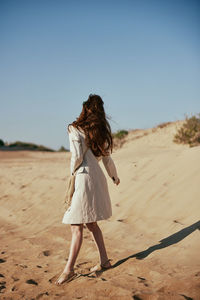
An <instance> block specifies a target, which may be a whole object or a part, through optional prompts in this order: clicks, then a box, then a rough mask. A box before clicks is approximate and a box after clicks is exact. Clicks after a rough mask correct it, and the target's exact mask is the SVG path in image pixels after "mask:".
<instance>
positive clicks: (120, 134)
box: [113, 130, 128, 140]
mask: <svg viewBox="0 0 200 300" xmlns="http://www.w3.org/2000/svg"><path fill="white" fill-rule="evenodd" d="M127 134H128V131H127V130H118V131H117V132H116V133H113V138H116V139H120V140H121V139H123V138H124V137H125V136H126V135H127Z"/></svg>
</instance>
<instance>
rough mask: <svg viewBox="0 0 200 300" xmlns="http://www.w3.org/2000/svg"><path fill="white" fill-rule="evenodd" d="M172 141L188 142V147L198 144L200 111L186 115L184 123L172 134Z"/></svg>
mask: <svg viewBox="0 0 200 300" xmlns="http://www.w3.org/2000/svg"><path fill="white" fill-rule="evenodd" d="M174 142H176V143H182V144H189V145H190V147H194V146H198V145H200V113H199V114H197V115H194V116H191V117H190V118H188V117H186V119H185V123H184V124H183V125H182V127H181V128H180V129H179V130H178V132H177V133H176V135H175V136H174Z"/></svg>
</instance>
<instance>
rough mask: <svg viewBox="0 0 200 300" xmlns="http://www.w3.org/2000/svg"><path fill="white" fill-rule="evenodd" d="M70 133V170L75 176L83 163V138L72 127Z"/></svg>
mask: <svg viewBox="0 0 200 300" xmlns="http://www.w3.org/2000/svg"><path fill="white" fill-rule="evenodd" d="M68 133H69V143H70V152H71V163H70V169H71V174H72V175H73V174H74V172H75V171H76V169H77V168H78V167H79V166H80V165H81V163H82V161H83V149H82V143H81V138H80V135H79V133H78V132H77V130H76V129H75V128H74V127H73V126H70V127H69V130H68Z"/></svg>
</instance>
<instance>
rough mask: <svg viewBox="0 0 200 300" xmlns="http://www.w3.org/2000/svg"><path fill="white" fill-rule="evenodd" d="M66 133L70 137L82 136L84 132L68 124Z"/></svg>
mask: <svg viewBox="0 0 200 300" xmlns="http://www.w3.org/2000/svg"><path fill="white" fill-rule="evenodd" d="M67 131H68V133H69V134H70V135H73V136H76V137H78V136H80V135H84V131H83V130H82V129H81V128H77V127H75V126H73V125H72V124H69V125H68V127H67Z"/></svg>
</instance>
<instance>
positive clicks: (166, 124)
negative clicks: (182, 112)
mask: <svg viewBox="0 0 200 300" xmlns="http://www.w3.org/2000/svg"><path fill="white" fill-rule="evenodd" d="M171 123H172V122H163V123H160V124H158V125H157V128H164V127H167V126H168V125H170V124H171Z"/></svg>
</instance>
